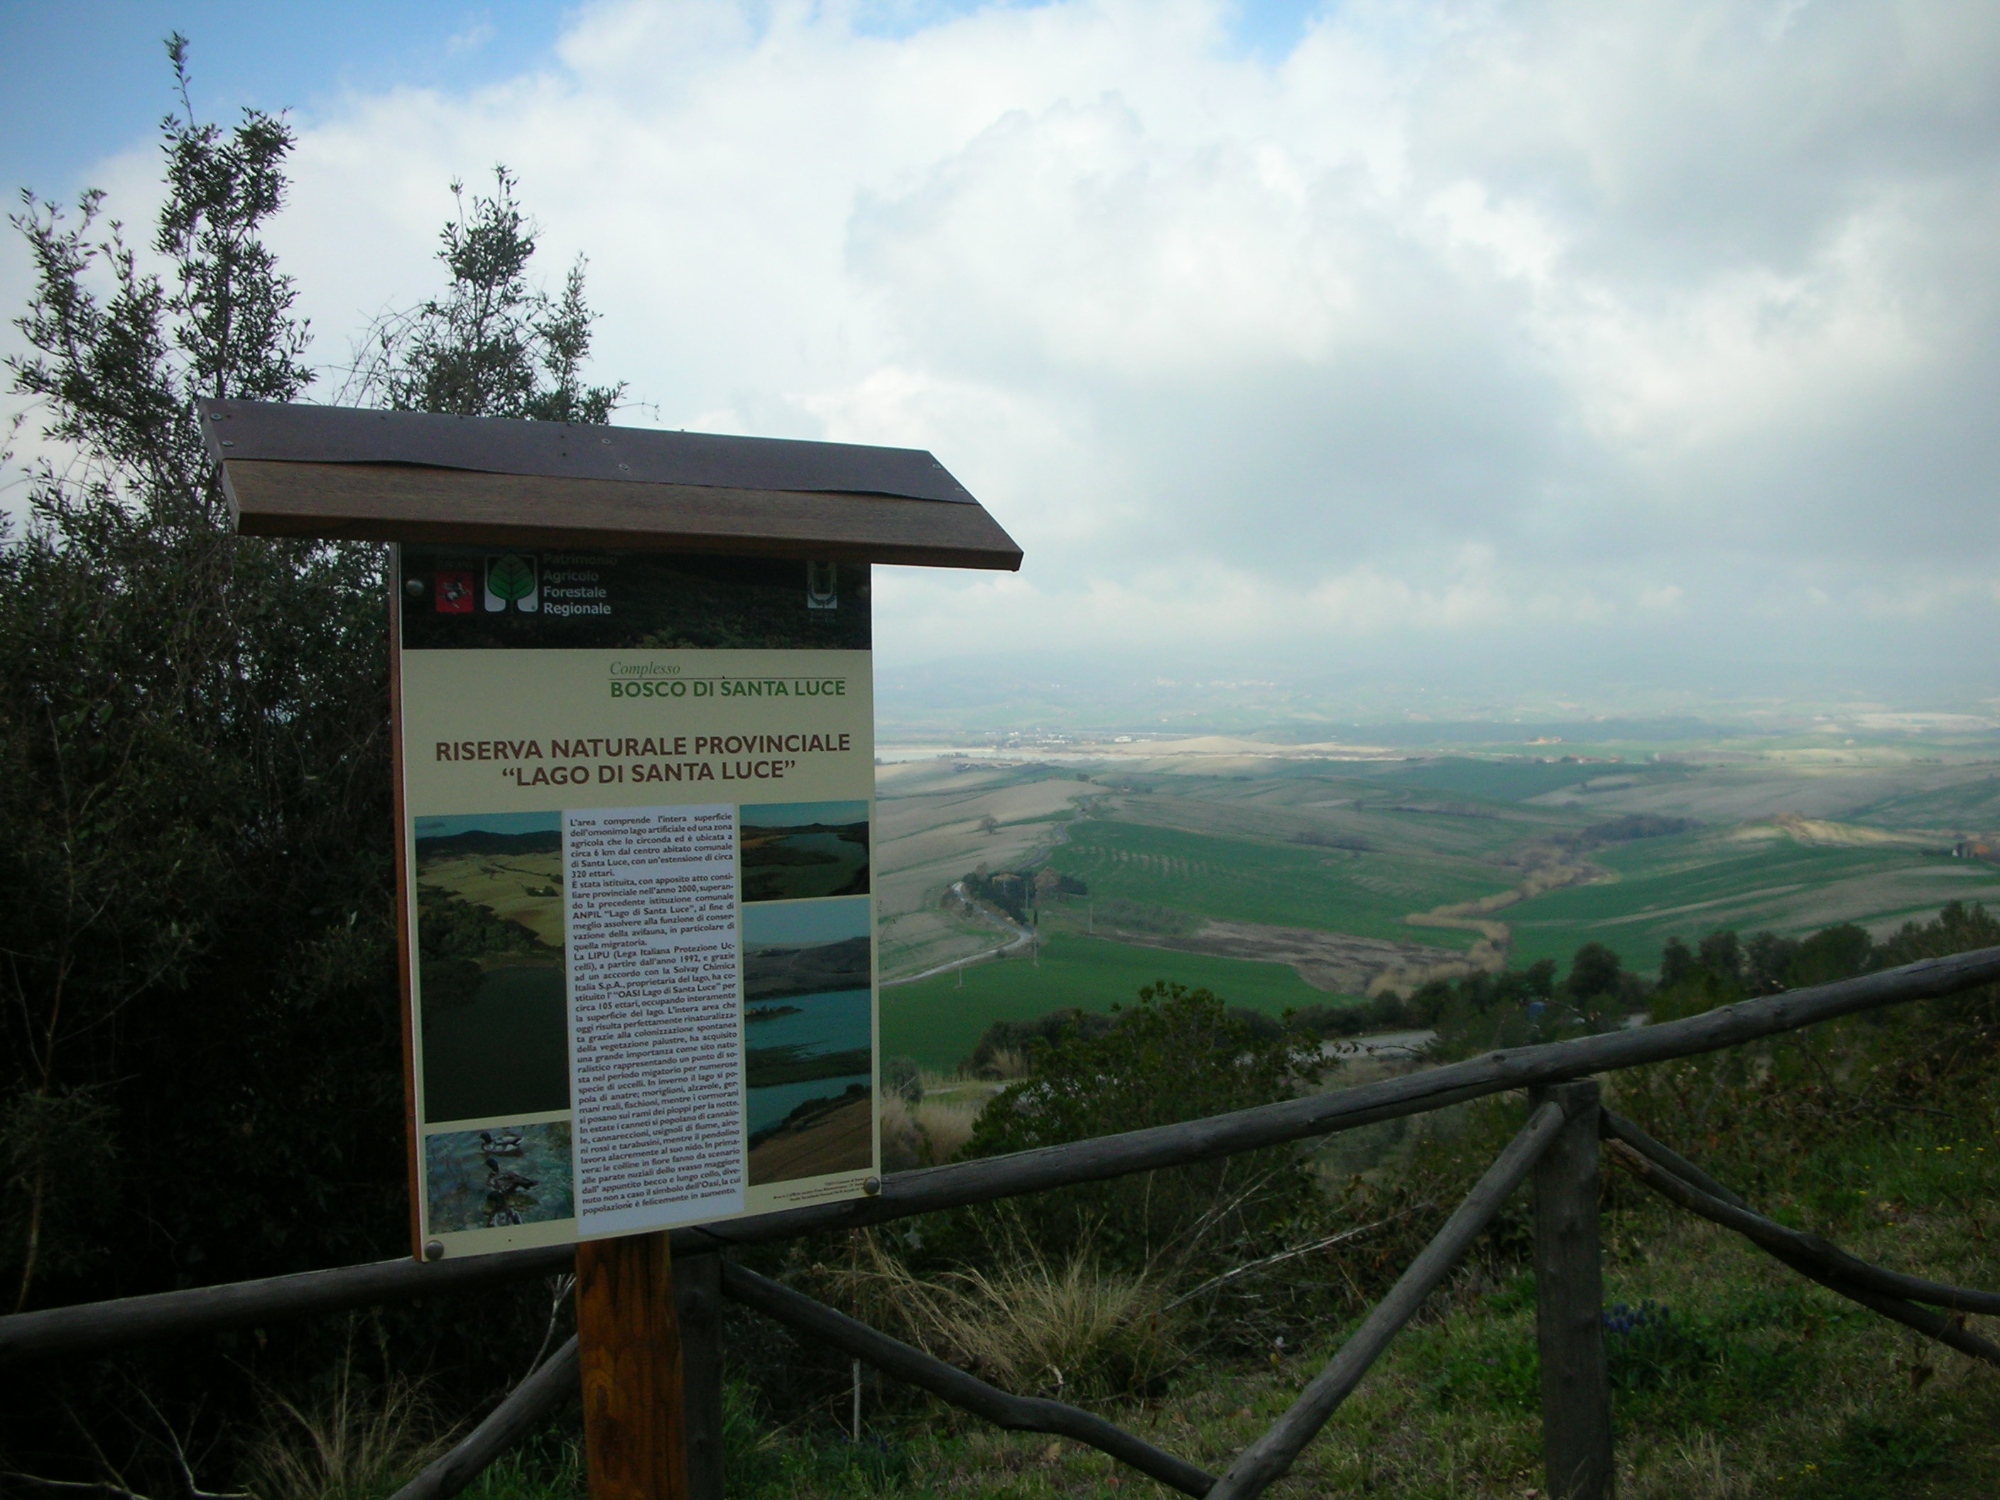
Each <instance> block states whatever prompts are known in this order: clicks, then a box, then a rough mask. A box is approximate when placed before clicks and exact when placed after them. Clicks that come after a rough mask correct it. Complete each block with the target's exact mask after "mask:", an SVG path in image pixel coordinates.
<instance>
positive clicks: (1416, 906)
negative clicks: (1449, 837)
mask: <svg viewBox="0 0 2000 1500" xmlns="http://www.w3.org/2000/svg"><path fill="white" fill-rule="evenodd" d="M1051 862H1052V863H1053V864H1054V866H1055V868H1056V869H1058V870H1060V871H1062V872H1063V873H1064V874H1066V875H1075V876H1078V877H1080V878H1081V879H1083V880H1084V881H1086V882H1087V883H1088V884H1089V886H1090V894H1091V896H1092V897H1093V898H1096V899H1100V900H1114V899H1115V900H1126V901H1138V902H1143V903H1145V904H1146V905H1149V906H1165V907H1171V908H1173V909H1174V910H1176V911H1183V912H1190V913H1193V914H1195V915H1198V916H1204V917H1220V918H1225V919H1228V920H1231V921H1238V922H1262V923H1266V924H1269V925H1271V926H1277V927H1313V928H1318V929H1320V930H1322V931H1326V932H1351V933H1355V934H1358V935H1360V936H1362V937H1380V938H1390V939H1394V940H1397V941H1401V942H1413V941H1415V942H1432V943H1444V944H1450V943H1452V942H1454V941H1457V942H1458V943H1459V944H1460V945H1461V946H1463V945H1464V944H1466V943H1469V942H1470V941H1471V939H1470V937H1469V935H1461V934H1450V933H1442V932H1433V931H1429V930H1426V931H1422V932H1419V931H1418V930H1417V929H1415V928H1412V927H1408V926H1406V925H1404V922H1403V918H1404V917H1405V916H1407V915H1408V914H1409V913H1411V912H1416V911H1428V910H1429V909H1430V908H1432V907H1434V906H1437V905H1440V904H1442V903H1445V902H1451V901H1466V900H1470V899H1472V898H1474V897H1478V896H1484V895H1488V894H1490V893H1492V892H1493V891H1496V890H1503V889H1505V887H1506V884H1507V881H1506V878H1505V876H1504V875H1503V874H1502V873H1501V872H1498V871H1496V870H1493V869H1492V868H1491V867H1487V866H1482V865H1479V864H1478V863H1476V862H1474V861H1472V860H1469V859H1455V858H1449V857H1419V856H1412V855H1408V854H1403V853H1395V852H1388V851H1382V852H1377V853H1354V852H1350V851H1348V850H1344V849H1326V848H1318V847H1314V846H1311V845H1304V844H1299V845H1287V844H1266V843H1253V842H1250V841H1249V840H1244V839H1226V838H1211V837H1207V836H1204V835H1201V834H1193V833H1185V832H1182V831H1180V830H1178V829H1172V828H1157V827H1147V826H1143V825H1138V824H1131V823H1122V822H1109V821H1104V820H1099V819H1093V820H1091V821H1089V822H1085V823H1081V824H1079V825H1077V827H1076V829H1075V831H1074V832H1073V833H1072V834H1071V836H1070V839H1069V841H1068V842H1067V843H1065V844H1063V845H1061V846H1059V847H1058V848H1057V849H1056V850H1055V852H1054V855H1053V856H1052V860H1051Z"/></svg>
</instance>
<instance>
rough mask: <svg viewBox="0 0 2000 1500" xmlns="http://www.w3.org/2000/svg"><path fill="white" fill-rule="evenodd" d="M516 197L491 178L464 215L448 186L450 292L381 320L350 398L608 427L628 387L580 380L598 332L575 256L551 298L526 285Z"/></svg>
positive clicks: (527, 256)
mask: <svg viewBox="0 0 2000 1500" xmlns="http://www.w3.org/2000/svg"><path fill="white" fill-rule="evenodd" d="M517 186H518V184H517V183H516V182H515V179H514V177H513V174H511V173H510V172H508V170H507V169H506V168H505V167H496V168H495V169H494V172H493V192H492V194H491V195H490V196H478V195H475V196H474V197H473V199H472V203H471V206H470V207H469V208H468V207H467V205H466V201H465V190H464V186H463V184H461V183H456V182H455V183H453V184H452V188H451V190H452V196H453V197H454V198H455V199H456V200H457V202H458V212H457V214H456V215H454V216H453V218H452V219H451V221H450V222H449V223H447V224H446V225H445V226H444V231H443V234H442V237H441V238H442V243H441V244H440V245H439V247H438V259H439V261H441V262H442V263H443V265H444V267H445V270H446V272H447V273H448V274H449V277H450V282H449V285H448V286H447V288H446V290H445V292H444V295H442V296H440V297H432V298H430V299H428V300H426V301H424V302H423V303H421V304H419V305H418V306H417V307H415V308H412V309H410V310H408V311H406V312H400V313H391V314H388V315H386V316H385V317H383V318H381V319H379V320H377V322H376V324H375V326H374V327H373V328H372V329H371V330H370V331H369V333H368V335H367V337H366V339H365V340H364V343H363V346H362V349H361V352H360V355H359V357H358V358H357V359H356V361H355V365H354V369H353V370H352V372H351V374H350V378H349V382H348V385H347V388H346V390H345V392H344V393H343V394H344V395H345V396H346V397H348V398H349V399H353V400H355V401H357V402H358V403H359V404H362V405H378V404H379V405H383V406H389V407H393V408H395V409H397V410H402V411H436V412H451V413H453V414H455V415H458V416H487V417H527V418H533V419H535V420H538V421H547V422H605V421H609V420H610V417H611V413H612V411H613V410H614V409H615V408H616V407H617V405H618V402H619V398H620V397H621V396H623V394H624V392H625V386H624V383H623V382H622V381H621V382H618V383H616V384H613V385H586V384H585V383H584V380H583V364H584V360H585V358H586V356H587V355H588V354H589V353H590V337H591V325H592V324H593V323H594V322H595V321H596V315H595V314H593V313H592V312H591V311H590V308H589V306H588V304H587V303H586V302H585V301H584V295H583V284H584V278H583V268H584V261H583V257H581V256H578V257H577V259H576V261H575V263H574V264H573V265H571V267H570V269H569V273H568V275H567V276H565V277H564V279H563V286H562V290H561V291H560V292H558V293H555V294H553V295H551V294H550V293H548V292H545V291H541V290H539V289H537V288H536V287H534V286H533V285H532V284H531V283H530V281H529V279H528V263H529V262H530V261H531V260H532V259H533V258H534V255H535V244H536V236H537V231H536V229H535V226H534V225H533V224H532V223H531V222H530V221H529V219H528V217H527V215H526V214H525V213H524V212H523V211H522V209H521V205H520V203H519V201H518V200H517V198H516V196H515V190H516V187H517Z"/></svg>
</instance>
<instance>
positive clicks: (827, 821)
mask: <svg viewBox="0 0 2000 1500" xmlns="http://www.w3.org/2000/svg"><path fill="white" fill-rule="evenodd" d="M739 826H740V828H741V830H742V831H741V834H740V835H739V839H740V844H741V848H742V868H743V899H744V900H745V901H795V900H800V899H803V898H807V897H813V896H865V895H867V894H868V804H867V803H866V802H859V801H857V802H774V803H767V804H764V805H761V806H759V805H749V806H746V807H744V808H743V810H742V813H741V816H740V818H739Z"/></svg>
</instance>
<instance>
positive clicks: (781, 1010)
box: [391, 543, 880, 1256]
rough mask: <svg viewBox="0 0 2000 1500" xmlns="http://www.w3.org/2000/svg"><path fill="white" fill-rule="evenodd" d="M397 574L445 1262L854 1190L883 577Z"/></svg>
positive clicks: (420, 1028) (872, 1018) (590, 555)
mask: <svg viewBox="0 0 2000 1500" xmlns="http://www.w3.org/2000/svg"><path fill="white" fill-rule="evenodd" d="M391 567H392V569H393V576H394V580H395V584H396V592H395V597H396V603H397V609H396V627H395V688H396V696H395V707H396V733H397V738H398V775H399V791H400V817H401V821H402V830H401V832H402V847H401V858H402V861H403V877H404V878H403V880H402V882H401V887H402V891H403V899H404V903H405V906H404V913H403V916H404V961H405V963H406V964H407V967H408V992H409V994H410V996H411V1027H410V1036H409V1045H410V1048H411V1064H412V1066H411V1069H410V1078H411V1090H412V1093H413V1096H414V1097H413V1100H412V1104H413V1108H414V1111H415V1129H414V1131H413V1140H414V1142H415V1147H414V1149H415V1186H416V1189H417V1192H416V1216H417V1220H418V1222H417V1230H418V1238H419V1243H420V1244H421V1245H423V1246H425V1247H426V1253H428V1254H431V1255H433V1256H435V1255H437V1254H439V1253H440V1252H441V1253H443V1254H445V1255H449V1256H459V1255H466V1254H477V1253H483V1252H488V1251H495V1250H504V1249H511V1248H515V1247H520V1246H528V1245H540V1244H550V1243H558V1242H567V1241H571V1240H579V1239H597V1238H602V1237H605V1236H610V1235H620V1234H627V1233H635V1232H640V1231H646V1230H656V1229H662V1228H668V1227H671V1226H673V1225H677V1224H684V1223H690V1222H696V1221H709V1220H716V1219H724V1218H728V1217H731V1216H733V1215H739V1214H745V1213H760V1212H766V1211H770V1210H773V1209H779V1208H787V1207H794V1206H798V1205H801V1204H805V1203H813V1202H823V1201H826V1200H829V1199H838V1198H845V1197H852V1196H859V1195H860V1194H862V1193H863V1192H864V1190H865V1188H864V1185H865V1184H867V1182H868V1179H870V1178H871V1177H873V1176H875V1174H876V1173H877V1172H878V1171H879V1166H880V1163H879V1160H878V1129H877V1113H876V1075H877V1067H876V1062H877V1017H876V964H875V943H874V932H875V923H874V858H873V853H874V727H873V726H874V712H873V696H872V687H873V683H872V675H871V657H870V627H869V570H868V567H867V565H866V564H863V563H855V562H838V563H835V562H807V561H803V560H796V559H777V558H737V557H722V556H704V555H692V554H689V555H680V554H662V553H659V552H638V551H615V550H612V551H553V550H543V551H535V550H509V549H506V548H482V547H477V546H447V545H428V544H426V545H418V544H409V543H406V544H403V545H401V546H399V547H397V548H395V549H394V550H393V556H392V563H391Z"/></svg>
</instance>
